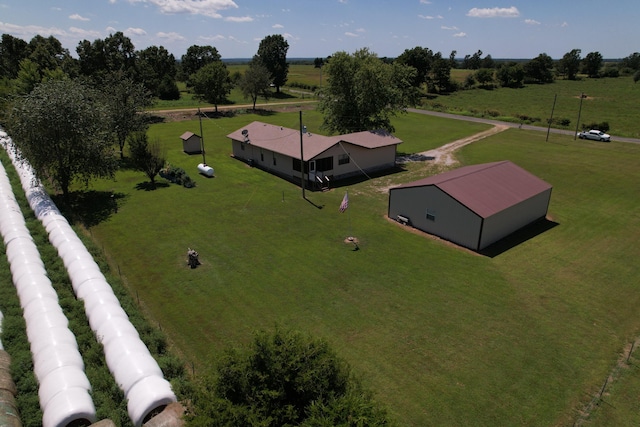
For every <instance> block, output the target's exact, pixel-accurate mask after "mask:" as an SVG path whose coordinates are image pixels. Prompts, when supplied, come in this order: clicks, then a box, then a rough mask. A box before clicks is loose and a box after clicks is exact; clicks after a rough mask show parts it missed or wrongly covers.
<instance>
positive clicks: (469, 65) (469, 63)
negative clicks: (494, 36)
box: [462, 49, 482, 70]
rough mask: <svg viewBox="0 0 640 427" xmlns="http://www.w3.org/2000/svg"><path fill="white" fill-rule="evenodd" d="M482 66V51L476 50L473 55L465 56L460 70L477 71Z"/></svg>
mask: <svg viewBox="0 0 640 427" xmlns="http://www.w3.org/2000/svg"><path fill="white" fill-rule="evenodd" d="M481 65H482V51H481V50H479V49H478V51H477V52H476V53H474V54H473V55H465V56H464V60H463V61H462V68H464V69H467V70H477V69H478V68H480V67H481Z"/></svg>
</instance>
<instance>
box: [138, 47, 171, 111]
mask: <svg viewBox="0 0 640 427" xmlns="http://www.w3.org/2000/svg"><path fill="white" fill-rule="evenodd" d="M136 57H137V58H136V61H137V66H136V67H137V71H138V76H139V80H140V81H141V82H142V83H143V84H144V86H145V87H146V88H147V89H148V90H149V91H150V92H151V93H152V94H153V95H154V96H157V97H159V98H160V99H167V96H166V95H167V94H166V93H165V91H162V92H161V90H160V89H164V88H163V82H164V81H165V80H167V79H169V80H171V81H174V85H175V79H176V74H177V68H176V58H175V57H174V56H173V54H171V53H169V52H168V51H167V49H165V48H164V47H163V46H160V47H158V46H149V47H148V48H146V49H144V50H141V51H139V52H137V53H136ZM176 89H177V86H176Z"/></svg>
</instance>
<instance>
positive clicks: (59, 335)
mask: <svg viewBox="0 0 640 427" xmlns="http://www.w3.org/2000/svg"><path fill="white" fill-rule="evenodd" d="M0 234H1V235H2V238H3V240H4V244H5V253H6V256H7V260H8V261H9V265H10V269H11V277H12V280H13V284H14V286H15V287H16V290H17V293H18V298H19V300H20V306H21V307H22V309H23V315H24V318H25V322H26V325H27V338H28V340H29V345H30V349H31V355H32V359H33V366H34V371H35V375H36V379H37V380H38V384H39V388H38V398H39V402H40V408H41V409H42V425H43V426H44V427H62V426H67V425H69V424H71V423H87V422H94V421H95V419H96V410H95V407H94V405H93V400H92V399H91V396H90V394H89V393H90V390H91V386H90V384H89V380H88V379H87V376H86V375H85V372H84V363H83V361H82V357H81V355H80V352H79V350H78V345H77V343H76V339H75V336H74V335H73V333H72V332H71V331H70V330H69V328H68V320H67V318H66V316H65V315H64V313H63V312H62V308H61V307H60V304H59V303H58V296H57V294H56V292H55V290H54V289H53V286H52V284H51V281H50V280H49V278H48V277H47V272H46V270H45V268H44V264H43V262H42V260H41V259H40V253H39V252H38V249H37V247H36V245H35V243H34V241H33V239H32V238H31V235H30V233H29V231H28V229H27V227H26V224H25V221H24V217H23V215H22V212H21V211H20V207H19V205H18V203H17V201H16V199H15V197H14V194H13V190H12V188H11V184H10V182H9V179H8V177H7V174H6V171H5V169H4V167H3V166H2V164H0Z"/></svg>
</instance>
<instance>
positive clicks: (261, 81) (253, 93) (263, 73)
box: [238, 56, 271, 110]
mask: <svg viewBox="0 0 640 427" xmlns="http://www.w3.org/2000/svg"><path fill="white" fill-rule="evenodd" d="M270 82H271V75H270V73H269V70H267V67H265V66H264V65H263V64H262V61H260V60H259V59H257V58H256V57H255V56H254V57H253V59H252V60H251V62H250V63H249V67H248V68H247V70H246V71H245V73H244V75H243V76H242V77H241V78H240V81H239V82H238V84H239V86H240V90H241V91H242V94H243V95H244V97H245V98H246V99H251V101H252V102H253V109H254V110H255V109H256V102H257V101H258V97H259V96H262V97H263V98H264V99H265V100H267V99H269V96H270V94H271V91H270V90H269V85H270Z"/></svg>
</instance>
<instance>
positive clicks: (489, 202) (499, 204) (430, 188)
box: [388, 161, 552, 251]
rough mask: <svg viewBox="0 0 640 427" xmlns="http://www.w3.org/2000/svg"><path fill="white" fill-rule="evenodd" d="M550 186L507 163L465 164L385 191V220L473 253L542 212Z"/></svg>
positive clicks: (515, 229) (538, 216) (545, 205)
mask: <svg viewBox="0 0 640 427" xmlns="http://www.w3.org/2000/svg"><path fill="white" fill-rule="evenodd" d="M551 189H552V187H551V185H550V184H548V183H546V182H545V181H543V180H542V179H540V178H538V177H536V176H535V175H533V174H531V173H529V172H527V171H526V170H524V169H522V168H521V167H519V166H517V165H515V164H514V163H512V162H510V161H501V162H493V163H484V164H480V165H473V166H465V167H461V168H458V169H455V170H452V171H449V172H445V173H442V174H439V175H434V176H431V177H428V178H424V179H421V180H418V181H414V182H410V183H407V184H403V185H400V186H398V187H395V188H392V189H390V190H389V208H388V215H389V218H391V219H395V220H398V221H400V222H406V223H408V224H410V225H411V226H413V227H414V228H417V229H419V230H422V231H424V232H427V233H429V234H433V235H436V236H439V237H441V238H443V239H445V240H449V241H451V242H453V243H456V244H458V245H461V246H464V247H467V248H469V249H472V250H475V251H479V250H482V249H484V248H486V247H487V246H489V245H491V244H492V243H495V242H497V241H498V240H500V239H502V238H504V237H506V236H508V235H509V234H511V233H513V232H514V231H517V230H518V229H520V228H522V227H524V226H526V225H528V224H530V223H532V222H534V221H536V220H538V219H542V218H544V217H545V216H546V215H547V210H548V208H549V201H550V198H551Z"/></svg>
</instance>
